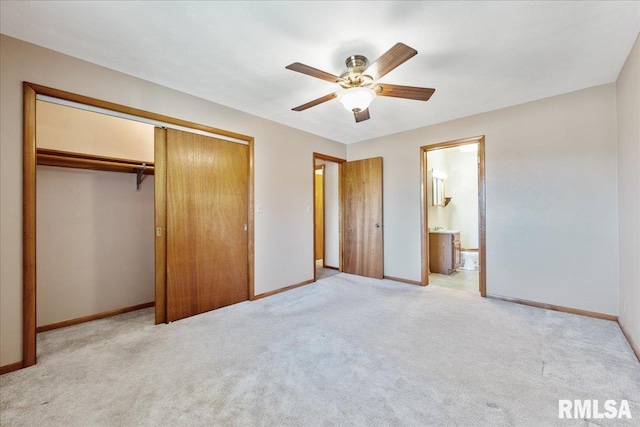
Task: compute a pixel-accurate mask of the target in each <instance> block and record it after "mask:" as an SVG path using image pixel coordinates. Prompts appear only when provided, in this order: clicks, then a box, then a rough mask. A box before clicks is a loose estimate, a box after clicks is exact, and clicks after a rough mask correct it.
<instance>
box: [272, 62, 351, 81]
mask: <svg viewBox="0 0 640 427" xmlns="http://www.w3.org/2000/svg"><path fill="white" fill-rule="evenodd" d="M285 68H286V69H287V70H291V71H297V72H298V73H302V74H306V75H308V76H311V77H316V78H318V79H322V80H326V81H328V82H331V83H338V82H339V81H340V77H338V76H334V75H333V74H329V73H327V72H325V71H322V70H318V69H317V68H313V67H310V66H308V65H304V64H301V63H299V62H294V63H293V64H291V65H287V66H286V67H285Z"/></svg>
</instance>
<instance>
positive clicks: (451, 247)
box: [429, 230, 460, 274]
mask: <svg viewBox="0 0 640 427" xmlns="http://www.w3.org/2000/svg"><path fill="white" fill-rule="evenodd" d="M458 267H460V232H459V231H458V230H439V231H430V232H429V270H430V271H431V272H432V273H440V274H451V273H453V272H454V271H455V270H456V268H458Z"/></svg>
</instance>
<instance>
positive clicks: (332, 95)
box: [292, 93, 338, 111]
mask: <svg viewBox="0 0 640 427" xmlns="http://www.w3.org/2000/svg"><path fill="white" fill-rule="evenodd" d="M336 96H338V95H336V94H335V93H330V94H329V95H325V96H323V97H321V98H318V99H314V100H313V101H310V102H307V103H306V104H302V105H299V106H297V107H296V108H292V110H293V111H303V110H306V109H307V108H311V107H315V106H316V105H318V104H322V103H323V102H327V101H331V100H332V99H333V98H335V97H336Z"/></svg>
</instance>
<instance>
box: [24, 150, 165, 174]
mask: <svg viewBox="0 0 640 427" xmlns="http://www.w3.org/2000/svg"><path fill="white" fill-rule="evenodd" d="M36 154H37V159H38V164H39V165H44V166H58V167H63V168H76V169H91V170H99V171H107V172H124V173H136V174H137V173H139V171H141V172H140V173H142V174H144V175H153V173H154V164H153V162H142V161H139V160H129V159H119V158H115V157H105V156H96V155H93V154H84V153H73V152H70V151H60V150H52V149H49V148H38V149H37V151H36Z"/></svg>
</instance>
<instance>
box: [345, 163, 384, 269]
mask: <svg viewBox="0 0 640 427" xmlns="http://www.w3.org/2000/svg"><path fill="white" fill-rule="evenodd" d="M341 170H342V179H341V180H340V182H341V183H342V196H341V197H342V221H343V223H342V224H343V225H342V230H343V240H342V245H343V246H342V271H344V272H345V273H351V274H357V275H359V276H367V277H374V278H376V279H382V277H383V246H382V243H383V241H382V237H383V233H382V227H383V222H382V157H375V158H372V159H364V160H356V161H352V162H345V163H342V165H341Z"/></svg>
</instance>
